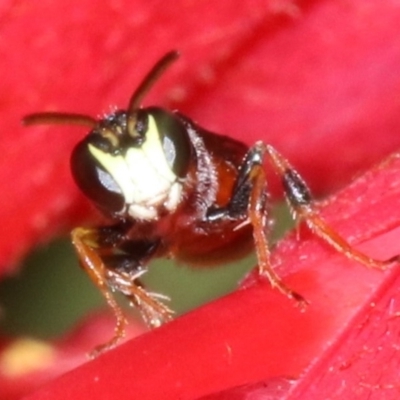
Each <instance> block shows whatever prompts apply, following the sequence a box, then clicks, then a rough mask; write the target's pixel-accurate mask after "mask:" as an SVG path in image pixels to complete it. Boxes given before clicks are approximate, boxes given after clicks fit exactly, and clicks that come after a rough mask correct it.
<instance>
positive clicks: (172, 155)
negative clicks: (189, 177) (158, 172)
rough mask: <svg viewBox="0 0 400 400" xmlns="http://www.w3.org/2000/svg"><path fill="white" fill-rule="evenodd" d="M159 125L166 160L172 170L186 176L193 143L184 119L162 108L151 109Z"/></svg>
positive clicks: (150, 112)
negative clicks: (183, 121)
mask: <svg viewBox="0 0 400 400" xmlns="http://www.w3.org/2000/svg"><path fill="white" fill-rule="evenodd" d="M149 114H150V115H152V116H153V118H154V120H155V123H156V125H157V130H158V134H159V137H160V140H161V143H162V147H163V151H164V155H165V158H166V161H167V163H168V165H169V167H170V168H171V170H172V172H173V173H174V174H175V175H176V176H178V177H179V178H184V177H185V176H186V174H187V172H188V169H189V166H190V162H191V157H192V145H191V142H190V138H189V134H188V132H187V129H186V127H185V126H184V125H183V123H182V121H181V120H180V119H179V118H178V117H177V116H176V115H175V114H173V113H170V112H168V111H165V110H163V109H160V108H151V109H149Z"/></svg>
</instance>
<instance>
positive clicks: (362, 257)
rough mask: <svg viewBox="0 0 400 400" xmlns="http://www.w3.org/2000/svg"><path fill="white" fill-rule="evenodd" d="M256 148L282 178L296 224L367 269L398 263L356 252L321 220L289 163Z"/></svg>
mask: <svg viewBox="0 0 400 400" xmlns="http://www.w3.org/2000/svg"><path fill="white" fill-rule="evenodd" d="M257 145H258V146H262V147H264V148H265V151H266V153H267V155H268V157H269V158H270V160H271V162H272V165H273V166H274V168H275V169H276V171H277V173H278V175H279V176H280V177H281V179H282V185H283V188H284V192H285V196H286V199H287V202H288V204H289V207H290V210H291V212H292V215H293V216H294V218H295V219H296V220H297V222H300V221H304V222H305V223H306V224H307V226H308V227H309V229H310V230H311V231H312V232H314V233H315V234H316V235H317V236H318V237H320V238H321V239H322V240H324V241H325V242H326V243H328V244H329V245H330V246H332V247H333V248H334V249H335V250H337V251H338V252H339V253H342V254H344V255H345V256H346V257H348V258H349V259H351V260H355V261H358V262H360V263H362V264H364V265H366V266H367V267H371V268H380V269H383V268H385V267H386V266H387V265H388V264H390V263H392V262H393V261H395V260H397V258H398V257H397V256H396V257H393V258H392V259H389V260H385V261H381V260H376V259H374V258H371V257H369V256H368V255H366V254H364V253H363V252H361V251H359V250H357V249H356V248H354V247H353V246H352V245H351V244H350V243H349V242H348V241H347V240H346V239H344V238H343V237H342V236H341V235H339V234H338V233H337V232H336V231H335V230H334V229H332V228H331V227H330V226H329V224H327V223H326V222H325V221H324V220H323V219H322V218H321V216H320V215H319V213H318V211H317V210H316V209H315V206H314V205H313V200H312V195H311V192H310V189H309V188H308V186H307V184H306V183H305V182H304V180H303V179H302V178H301V176H300V175H299V173H298V172H297V171H296V170H295V169H294V168H293V167H292V166H291V165H290V164H289V162H288V161H287V160H286V159H285V158H284V157H282V156H281V155H280V154H279V153H278V152H277V151H276V150H275V149H274V148H273V147H272V146H270V145H265V144H262V143H258V144H257Z"/></svg>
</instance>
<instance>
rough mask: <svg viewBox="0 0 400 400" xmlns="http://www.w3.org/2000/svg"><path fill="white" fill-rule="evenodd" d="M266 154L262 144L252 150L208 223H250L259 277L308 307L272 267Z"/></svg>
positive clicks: (212, 212)
mask: <svg viewBox="0 0 400 400" xmlns="http://www.w3.org/2000/svg"><path fill="white" fill-rule="evenodd" d="M265 151H266V148H265V145H264V144H263V143H261V142H259V143H256V145H255V146H253V147H252V148H250V149H249V151H248V152H247V154H246V156H245V158H244V160H243V162H242V165H241V167H240V170H239V174H238V177H237V180H236V183H235V186H234V188H233V191H232V195H231V200H230V202H229V203H228V205H227V206H225V207H222V208H214V209H210V210H209V211H208V213H207V220H208V221H209V222H211V223H212V222H218V221H220V220H231V221H235V222H238V225H237V226H236V229H240V227H241V226H243V225H247V224H251V225H252V227H253V240H254V245H255V250H256V255H257V260H258V271H259V275H260V276H261V277H266V278H267V279H268V280H269V282H270V283H271V286H272V287H274V288H276V289H278V290H279V291H280V292H282V293H283V294H284V295H285V296H287V297H289V298H291V299H294V300H296V301H297V302H298V303H299V305H300V306H305V305H306V304H307V301H306V300H305V299H304V298H303V297H302V296H301V295H300V294H298V293H296V292H295V291H293V290H292V289H290V288H289V287H288V286H286V285H285V284H284V282H283V281H282V280H281V278H280V277H279V275H278V274H277V273H276V272H275V271H274V269H273V268H272V265H271V260H270V245H269V241H268V237H269V234H270V227H271V219H270V210H269V206H270V201H269V199H268V190H267V181H266V177H265V172H264V168H263V159H264V155H265Z"/></svg>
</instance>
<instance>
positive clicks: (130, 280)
mask: <svg viewBox="0 0 400 400" xmlns="http://www.w3.org/2000/svg"><path fill="white" fill-rule="evenodd" d="M102 229H104V230H102ZM110 229H112V227H111V228H97V229H86V228H76V229H74V230H73V231H72V233H71V236H72V243H73V245H74V247H75V250H76V252H77V254H78V257H79V261H80V264H81V266H82V267H83V269H84V270H85V271H86V273H87V274H88V275H89V277H90V279H91V280H92V281H93V282H94V284H95V285H96V286H97V287H98V289H99V290H100V292H101V293H102V295H103V296H104V298H105V299H106V301H107V304H108V306H109V307H110V308H111V309H112V311H113V314H114V316H115V318H116V325H115V331H114V336H113V337H112V338H111V339H110V340H109V341H108V342H106V343H104V344H102V345H100V346H97V347H96V348H95V349H94V350H93V351H92V352H91V353H90V355H89V356H90V357H91V358H93V357H96V356H98V355H99V354H101V353H103V352H105V351H107V350H109V349H111V348H113V347H115V346H116V345H117V344H118V343H119V342H120V341H121V340H122V339H123V337H124V336H125V328H126V325H127V320H126V318H125V315H124V312H123V310H122V308H121V307H120V306H119V304H118V303H117V301H116V299H115V297H114V295H113V293H112V292H113V291H114V290H118V291H120V292H122V293H123V294H124V295H126V296H127V297H128V298H129V299H130V300H131V301H132V303H134V304H135V305H137V307H138V308H139V311H140V312H141V314H142V315H143V316H144V319H145V321H146V322H147V323H148V324H149V325H150V326H155V325H157V326H158V325H160V324H161V322H164V321H166V320H168V319H170V318H171V314H172V311H171V310H169V309H168V308H167V307H166V306H165V305H164V304H162V303H161V302H160V301H158V300H157V295H155V294H152V293H148V292H147V291H146V290H145V289H144V288H143V286H142V285H141V284H140V282H139V281H138V278H139V277H140V276H141V275H143V273H144V272H146V269H145V267H144V266H143V265H142V264H141V263H140V261H137V259H134V260H133V261H131V264H130V266H131V268H127V265H129V264H127V263H126V260H128V259H131V258H132V257H134V255H133V250H132V252H131V254H126V256H125V257H123V258H121V255H120V254H119V253H118V251H117V252H116V250H120V248H117V247H116V242H117V239H115V243H107V246H106V245H105V243H106V242H107V239H109V238H110V235H108V234H106V232H108V230H110ZM121 237H122V236H121ZM118 239H120V238H118ZM131 247H132V249H133V247H134V246H131ZM123 251H124V249H123V250H122V252H123ZM104 260H107V261H108V262H110V264H112V265H111V266H110V265H109V264H108V262H107V263H106V262H105V261H104ZM133 265H134V267H135V268H133V267H132V266H133ZM153 321H156V323H153Z"/></svg>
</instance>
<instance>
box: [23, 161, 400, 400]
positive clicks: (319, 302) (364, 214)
mask: <svg viewBox="0 0 400 400" xmlns="http://www.w3.org/2000/svg"><path fill="white" fill-rule="evenodd" d="M399 177H400V158H399V157H393V158H392V159H390V160H388V161H387V162H386V163H385V164H383V165H382V166H381V167H379V168H376V169H375V170H373V171H371V172H370V173H368V174H367V175H365V176H364V177H362V178H361V179H359V180H358V181H357V182H355V183H354V184H353V185H352V186H350V187H349V188H347V189H346V190H345V191H343V192H342V193H341V194H339V195H338V196H337V197H336V198H332V199H330V200H329V202H328V203H327V204H326V206H325V207H324V208H323V210H322V214H323V216H324V217H326V219H327V220H328V221H329V222H330V223H332V225H333V226H334V227H335V229H337V230H338V231H339V232H341V233H343V234H344V235H345V237H348V238H349V239H350V240H351V242H352V243H354V244H356V245H357V247H358V248H360V249H361V250H363V251H365V252H366V253H368V254H369V255H372V256H374V257H377V258H380V259H388V258H390V257H392V256H394V255H396V254H398V253H399V250H400V244H399V243H400V178H399ZM301 236H302V237H301V240H300V241H299V240H297V239H296V238H295V236H294V235H292V236H291V237H289V238H287V239H286V240H284V241H282V242H281V243H280V244H279V246H278V248H277V249H276V251H275V252H274V257H273V258H274V265H275V266H276V268H277V269H278V271H279V273H280V274H281V276H285V281H286V282H287V283H288V284H289V285H290V286H291V287H292V288H294V289H295V290H296V291H297V292H299V293H301V294H302V295H304V296H305V297H306V298H307V299H308V300H309V301H310V305H309V306H308V307H307V309H306V310H305V311H304V312H302V311H301V310H299V309H298V308H297V307H295V306H294V304H293V302H291V301H289V300H288V299H286V298H284V297H282V295H281V294H279V293H277V291H275V290H272V289H271V288H270V286H269V284H268V283H267V282H265V284H261V283H260V284H254V285H252V286H250V287H247V288H243V289H242V290H238V291H236V292H235V293H232V294H231V295H229V296H226V297H224V298H222V299H220V300H218V301H216V302H213V303H212V304H209V305H206V306H204V307H202V308H200V309H198V310H196V311H195V312H192V313H189V314H187V315H185V316H183V317H181V318H179V319H177V320H175V321H173V322H172V323H169V324H167V325H166V326H164V327H162V328H160V329H156V330H154V331H152V332H150V333H148V334H145V335H142V336H140V337H138V338H136V339H134V340H132V341H130V342H128V343H126V344H124V345H122V346H120V347H118V348H117V349H115V350H114V351H110V352H108V353H107V354H104V355H103V356H101V357H99V358H98V359H96V360H94V361H93V362H90V363H87V364H85V365H83V366H81V367H80V368H77V369H76V370H74V371H72V372H70V373H69V374H67V375H65V376H63V377H61V378H60V379H57V380H55V381H54V382H52V383H50V384H49V385H47V386H46V387H44V388H43V389H42V390H40V391H38V392H37V393H36V394H34V395H32V396H30V397H29V399H30V400H43V399H46V400H50V399H60V398H71V399H76V400H80V399H87V398H88V397H89V396H90V397H93V398H96V399H97V400H101V399H112V398H127V397H130V396H134V397H135V398H140V399H141V400H145V399H159V398H162V399H164V400H167V399H171V400H172V399H177V398H179V399H195V398H199V397H201V396H205V395H207V394H210V393H215V392H219V391H223V390H227V389H229V388H234V387H237V386H240V385H246V384H254V383H256V382H264V383H265V385H267V384H268V383H271V385H273V387H275V389H274V392H273V393H275V394H276V393H277V391H276V382H277V379H278V382H279V381H281V382H283V383H284V382H287V381H288V380H291V381H292V382H291V384H290V385H284V390H283V392H282V390H281V391H280V392H281V395H280V397H274V398H276V399H277V398H282V399H283V398H285V399H289V398H290V399H300V398H310V399H314V398H315V399H321V398H327V396H328V394H327V393H331V394H332V393H345V394H346V396H347V397H342V396H341V397H340V398H345V399H346V398H348V399H353V398H354V395H355V394H357V396H358V395H359V393H362V396H361V397H356V398H365V397H366V394H370V393H371V390H373V391H378V393H380V394H381V393H383V394H384V395H385V397H384V398H385V399H387V398H388V399H392V398H393V399H394V398H397V397H398V392H396V394H397V397H390V393H392V394H393V393H395V391H394V390H392V391H391V392H390V390H389V389H388V388H390V387H397V386H396V385H397V381H398V362H397V361H396V360H398V358H397V357H398V346H397V333H398V331H399V328H400V318H398V305H397V302H398V299H399V292H398V290H397V287H398V285H399V279H400V278H399V275H398V268H399V267H398V265H397V266H393V268H390V269H389V270H388V271H386V272H382V271H378V270H372V269H368V268H366V267H365V266H363V265H360V264H358V263H354V262H350V261H349V260H347V259H346V258H345V257H344V256H343V255H341V254H338V253H336V252H335V251H333V250H332V249H331V248H329V247H327V246H326V245H325V244H324V243H321V240H319V239H318V238H315V237H313V236H312V235H308V234H303V232H301ZM350 340H351V341H350ZM371 359H372V360H375V361H376V362H379V364H376V368H372V369H371V367H370V364H368V363H369V362H370V360H371ZM381 362H382V363H384V364H383V365H381V364H380V363H381ZM367 366H368V370H367V369H366V368H367ZM378 368H379V371H378ZM343 386H345V387H344V388H343ZM250 388H253V389H254V385H253V386H251V387H250ZM256 388H257V389H259V386H256ZM251 390H252V389H250V390H249V392H251ZM267 391H268V389H267ZM388 392H389V393H388ZM234 393H235V392H234ZM236 393H237V392H236ZM246 393H248V392H246ZM314 394H315V396H314ZM387 394H388V396H389V397H386V395H387ZM221 396H222V395H221ZM352 396H353V397H352ZM215 398H216V399H218V398H221V399H223V398H224V397H220V396H216V397H215ZM225 398H226V397H225ZM233 398H235V397H233ZM238 398H242V397H238ZM243 398H244V397H243ZM256 398H257V397H256ZM258 398H260V397H258ZM379 398H383V395H381V396H380V397H379Z"/></svg>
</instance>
